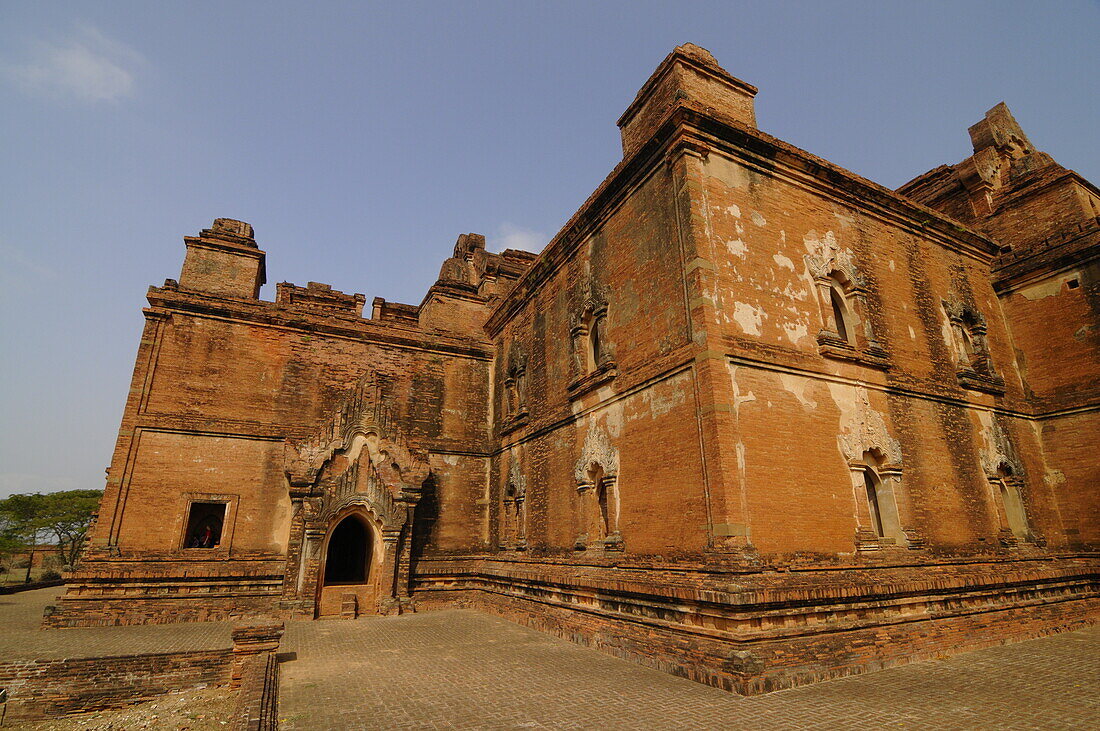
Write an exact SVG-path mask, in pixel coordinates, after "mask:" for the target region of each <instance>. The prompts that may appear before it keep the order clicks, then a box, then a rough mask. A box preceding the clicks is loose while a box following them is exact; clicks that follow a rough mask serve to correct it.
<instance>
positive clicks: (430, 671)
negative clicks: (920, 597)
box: [280, 610, 1100, 729]
mask: <svg viewBox="0 0 1100 731" xmlns="http://www.w3.org/2000/svg"><path fill="white" fill-rule="evenodd" d="M282 650H283V651H285V652H294V653H296V659H293V660H289V661H285V662H283V664H282V665H281V672H282V678H281V684H282V695H281V700H280V717H281V719H282V720H283V725H282V728H285V729H337V728H447V729H449V728H470V729H474V728H477V729H506V728H507V729H513V728H568V729H582V728H583V729H589V728H604V729H642V728H645V729H665V728H683V729H711V728H714V729H717V728H725V729H729V728H869V729H870V728H875V729H878V728H885V727H893V728H965V729H973V728H998V727H1000V728H1006V727H1012V728H1045V729H1049V728H1095V726H1096V718H1097V716H1098V711H1100V709H1098V707H1097V706H1098V705H1100V628H1095V627H1094V628H1091V629H1086V630H1080V631H1077V632H1071V633H1066V634H1062V635H1058V636H1055V637H1049V638H1045V639H1040V640H1032V641H1028V642H1022V643H1018V644H1014V645H1007V646H1002V647H994V648H990V649H986V650H979V651H976V652H971V653H967V654H964V655H959V656H956V657H953V658H951V659H947V660H939V661H931V662H923V663H914V664H911V665H906V666H903V667H899V668H893V669H890V670H883V671H881V672H877V673H870V674H867V675H860V676H854V677H850V678H845V679H842V680H836V681H830V682H825V683H818V684H815V685H812V686H806V687H802V688H797V689H794V690H786V691H779V692H776V693H771V694H769V695H763V696H754V697H741V696H736V695H731V694H728V693H725V692H723V691H720V690H716V689H714V688H709V687H707V686H704V685H700V684H697V683H693V682H691V681H688V680H684V679H682V678H676V677H673V676H671V675H667V674H665V673H661V672H658V671H656V670H650V669H647V668H643V667H639V666H638V665H635V664H633V663H630V662H627V661H625V660H619V659H617V658H612V657H608V656H606V655H603V654H601V653H598V652H594V651H591V650H587V649H584V648H581V647H578V646H576V645H574V644H572V643H570V642H566V641H564V640H559V639H556V638H552V637H549V636H547V635H545V634H542V633H540V632H536V631H532V630H529V629H526V628H523V627H520V626H518V625H515V624H512V623H510V622H507V621H504V620H501V619H497V618H495V617H490V616H488V615H484V614H480V613H477V612H472V611H464V610H448V611H440V612H430V613H423V614H417V615H411V616H410V615H406V616H401V617H393V618H384V619H368V620H360V621H355V622H349V621H337V620H333V621H325V622H292V623H290V624H289V625H288V626H287V634H286V637H285V639H284V646H283V648H282ZM284 657H285V656H284Z"/></svg>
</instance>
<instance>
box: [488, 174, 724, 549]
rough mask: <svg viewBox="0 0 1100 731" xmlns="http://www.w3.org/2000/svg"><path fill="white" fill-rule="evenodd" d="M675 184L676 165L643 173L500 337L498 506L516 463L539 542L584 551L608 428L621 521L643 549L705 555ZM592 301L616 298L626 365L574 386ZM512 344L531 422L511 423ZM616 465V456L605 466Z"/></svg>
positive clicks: (609, 310)
mask: <svg viewBox="0 0 1100 731" xmlns="http://www.w3.org/2000/svg"><path fill="white" fill-rule="evenodd" d="M670 184H671V180H670V178H669V176H668V174H667V172H666V171H664V170H658V171H657V172H656V173H655V174H653V175H651V176H647V177H646V178H644V179H641V180H639V181H638V182H637V183H636V186H637V187H636V188H633V190H632V194H631V195H630V196H629V197H628V198H626V199H624V200H623V201H622V202H621V204H620V205H617V206H616V207H615V208H614V209H613V210H611V211H608V212H607V213H606V214H605V217H604V218H602V220H600V222H599V224H598V225H594V226H591V227H586V228H584V229H581V230H578V231H574V232H570V234H569V235H570V236H576V237H578V238H579V239H580V240H579V242H578V244H577V245H575V246H573V247H571V249H570V251H569V253H568V254H565V255H564V256H565V258H563V260H562V261H560V262H558V263H556V264H555V265H554V268H553V271H552V273H548V274H547V275H546V278H545V281H542V282H541V283H540V284H539V286H538V288H537V290H536V291H534V292H533V294H532V296H531V297H529V298H526V299H525V300H524V301H523V302H522V305H521V307H520V308H519V309H518V310H517V312H516V314H515V315H514V316H513V317H512V318H511V319H510V320H509V321H508V322H507V323H506V324H505V325H504V326H503V328H502V330H501V332H500V333H499V335H498V336H497V343H498V347H497V361H496V374H495V378H494V383H495V384H496V394H495V398H496V404H495V407H496V408H495V410H494V414H495V415H496V417H497V422H496V429H497V431H498V432H501V431H505V432H506V433H504V434H503V435H502V452H501V453H500V454H499V455H497V456H496V457H495V458H494V473H495V479H494V482H493V488H494V511H495V514H496V522H495V525H496V528H497V530H498V531H499V530H500V523H501V519H500V515H499V514H500V511H501V498H502V495H503V493H504V489H505V485H506V483H507V481H508V480H509V479H510V477H511V474H510V471H511V469H512V467H511V465H512V463H513V462H518V463H519V468H518V472H519V474H521V475H522V476H523V479H524V480H525V482H526V485H527V491H528V492H527V500H526V511H527V537H528V543H529V545H530V547H531V548H532V549H533V550H536V551H572V550H573V545H574V542H575V540H576V538H577V536H578V534H579V533H581V532H582V530H581V529H580V528H579V524H578V521H579V520H580V516H581V512H582V506H581V504H580V502H581V500H582V497H581V496H580V495H579V494H578V481H577V479H576V476H575V471H576V466H577V462H578V460H579V459H580V458H581V457H582V454H584V452H585V440H586V439H588V438H590V435H592V434H593V433H594V432H598V433H600V434H602V435H605V436H606V438H607V439H608V440H609V444H610V445H611V447H612V449H614V450H616V451H617V453H618V464H619V473H618V479H617V489H618V492H619V518H618V520H619V526H620V529H621V532H622V535H623V537H624V540H625V541H626V542H627V546H626V548H627V550H629V551H631V552H634V553H653V554H656V553H662V552H668V551H671V552H673V553H684V552H695V553H698V552H700V551H702V549H703V548H704V546H705V543H706V523H707V516H706V513H705V507H704V505H703V490H704V486H703V477H702V465H701V463H700V459H699V454H698V442H699V436H698V425H697V421H696V418H695V400H694V396H693V382H692V381H693V377H692V374H691V372H690V359H691V353H690V340H689V333H688V329H687V316H686V307H685V302H684V292H683V287H682V284H681V282H680V279H679V272H680V271H681V270H682V265H681V253H680V248H679V246H678V245H677V243H676V236H677V234H676V227H675V216H676V211H675V208H674V206H673V205H672V195H671V192H670ZM593 299H595V300H597V301H599V302H600V303H601V304H606V325H605V326H604V327H603V328H602V330H601V335H602V348H603V349H606V350H607V351H609V352H610V354H611V359H612V360H613V362H614V364H615V371H616V374H615V375H614V377H613V378H611V379H609V380H607V381H606V382H604V383H602V384H599V385H596V386H595V387H591V388H586V387H583V386H582V387H581V388H579V389H578V388H572V387H571V386H572V385H574V384H576V383H577V382H578V381H579V380H580V379H581V378H582V377H583V375H584V374H585V373H586V368H585V367H584V366H581V367H578V366H577V365H576V363H575V358H576V357H577V355H576V354H575V350H576V348H575V346H574V343H573V337H572V335H571V331H572V329H573V327H574V325H575V323H576V322H577V321H578V319H579V318H581V317H582V316H583V314H584V312H585V307H586V303H588V302H590V301H592V300H593ZM513 351H516V352H519V353H522V354H523V355H524V356H526V359H527V364H528V365H527V372H526V379H527V408H528V410H529V417H528V420H527V422H526V423H524V424H522V425H520V426H519V427H518V428H515V429H507V428H506V427H507V426H508V418H507V417H508V414H507V408H506V404H505V400H506V397H505V393H504V391H505V386H504V384H505V380H506V378H507V377H508V368H509V367H510V364H511V363H512V359H513ZM603 466H604V467H605V468H607V467H608V465H606V464H605V465H603Z"/></svg>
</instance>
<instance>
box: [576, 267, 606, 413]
mask: <svg viewBox="0 0 1100 731" xmlns="http://www.w3.org/2000/svg"><path fill="white" fill-rule="evenodd" d="M569 333H570V337H571V341H572V345H573V373H572V375H573V378H572V379H571V381H570V384H569V393H570V396H572V397H578V396H581V395H583V394H585V393H588V392H589V391H591V390H592V389H594V388H596V387H597V386H600V385H602V384H605V383H607V382H609V381H611V380H612V379H614V378H615V376H616V374H617V373H618V371H617V369H616V367H615V354H614V349H613V348H612V346H611V343H610V341H609V340H608V333H607V297H606V296H605V295H604V294H603V293H602V292H601V290H600V288H599V287H597V286H596V285H592V286H591V288H590V292H589V294H588V296H587V297H586V298H585V300H584V303H583V304H582V305H581V307H580V308H579V309H577V310H575V311H574V312H573V313H572V314H571V315H570V329H569Z"/></svg>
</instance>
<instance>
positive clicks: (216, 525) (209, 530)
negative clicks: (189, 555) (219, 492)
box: [183, 503, 225, 548]
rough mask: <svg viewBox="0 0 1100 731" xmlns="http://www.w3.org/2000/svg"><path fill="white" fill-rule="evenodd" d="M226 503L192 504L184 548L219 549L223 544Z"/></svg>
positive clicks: (188, 515)
mask: <svg viewBox="0 0 1100 731" xmlns="http://www.w3.org/2000/svg"><path fill="white" fill-rule="evenodd" d="M224 522H225V503H191V508H190V510H189V511H188V514H187V533H186V534H185V536H184V543H183V547H184V548H217V547H218V546H219V545H221V542H222V524H223V523H224Z"/></svg>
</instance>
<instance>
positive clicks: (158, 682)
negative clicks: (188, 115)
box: [0, 648, 233, 720]
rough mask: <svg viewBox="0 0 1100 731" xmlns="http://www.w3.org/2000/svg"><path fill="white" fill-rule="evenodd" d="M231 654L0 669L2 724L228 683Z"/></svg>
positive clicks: (18, 664)
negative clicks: (4, 701) (4, 712)
mask: <svg viewBox="0 0 1100 731" xmlns="http://www.w3.org/2000/svg"><path fill="white" fill-rule="evenodd" d="M232 654H233V653H232V650H230V649H228V648H226V649H224V650H201V651H196V652H169V653H162V654H147V655H128V656H121V657H94V658H78V659H65V660H17V661H12V662H3V663H0V688H6V689H7V690H8V695H9V697H8V710H7V718H8V719H9V720H15V719H38V718H48V717H55V716H65V715H69V714H73V713H81V712H84V711H97V710H101V709H104V708H117V707H121V706H127V705H131V704H134V703H137V702H139V701H143V700H148V699H150V698H155V697H157V696H160V695H163V694H165V693H169V692H171V691H178V690H188V689H191V688H195V687H198V686H202V685H224V684H226V683H227V682H228V681H229V667H230V661H231V658H232Z"/></svg>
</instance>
